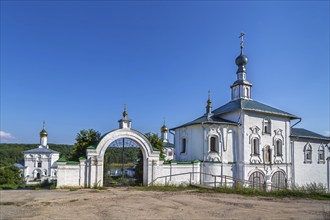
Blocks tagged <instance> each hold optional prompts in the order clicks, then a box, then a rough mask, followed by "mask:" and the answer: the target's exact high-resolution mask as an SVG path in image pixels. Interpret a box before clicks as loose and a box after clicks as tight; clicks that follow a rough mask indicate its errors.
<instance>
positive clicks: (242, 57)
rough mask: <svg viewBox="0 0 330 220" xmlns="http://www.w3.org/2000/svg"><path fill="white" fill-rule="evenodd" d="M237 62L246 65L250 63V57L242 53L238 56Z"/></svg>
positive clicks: (238, 64) (239, 64)
mask: <svg viewBox="0 0 330 220" xmlns="http://www.w3.org/2000/svg"><path fill="white" fill-rule="evenodd" d="M235 63H236V65H237V66H245V65H246V64H247V63H248V58H247V56H245V55H244V54H241V55H239V56H238V57H237V58H236V60H235Z"/></svg>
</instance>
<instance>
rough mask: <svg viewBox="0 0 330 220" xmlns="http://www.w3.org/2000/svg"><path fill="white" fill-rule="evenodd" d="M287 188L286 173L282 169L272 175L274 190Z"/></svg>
mask: <svg viewBox="0 0 330 220" xmlns="http://www.w3.org/2000/svg"><path fill="white" fill-rule="evenodd" d="M284 188H286V179H285V174H284V172H282V171H276V172H275V173H274V174H273V176H272V190H280V189H284Z"/></svg>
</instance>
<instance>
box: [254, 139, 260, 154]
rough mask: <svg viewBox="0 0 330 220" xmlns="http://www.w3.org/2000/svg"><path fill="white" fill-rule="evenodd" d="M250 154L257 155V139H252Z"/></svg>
mask: <svg viewBox="0 0 330 220" xmlns="http://www.w3.org/2000/svg"><path fill="white" fill-rule="evenodd" d="M252 154H253V155H259V139H258V138H253V139H252Z"/></svg>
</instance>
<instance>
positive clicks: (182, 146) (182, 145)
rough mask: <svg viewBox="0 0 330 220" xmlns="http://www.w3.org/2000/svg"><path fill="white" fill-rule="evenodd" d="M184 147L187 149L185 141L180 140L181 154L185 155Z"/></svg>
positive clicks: (183, 139)
mask: <svg viewBox="0 0 330 220" xmlns="http://www.w3.org/2000/svg"><path fill="white" fill-rule="evenodd" d="M186 147H187V139H186V138H182V143H181V153H182V154H183V153H186Z"/></svg>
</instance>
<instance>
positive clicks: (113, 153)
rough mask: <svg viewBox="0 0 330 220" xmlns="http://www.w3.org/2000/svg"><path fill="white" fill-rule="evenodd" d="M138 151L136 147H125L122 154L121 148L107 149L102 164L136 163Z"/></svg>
mask: <svg viewBox="0 0 330 220" xmlns="http://www.w3.org/2000/svg"><path fill="white" fill-rule="evenodd" d="M139 151H140V149H139V148H137V147H125V148H124V152H123V148H121V147H109V148H108V149H107V150H106V151H105V154H104V163H105V164H109V163H136V160H137V158H138V154H139ZM123 153H124V156H122V154H123Z"/></svg>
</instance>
